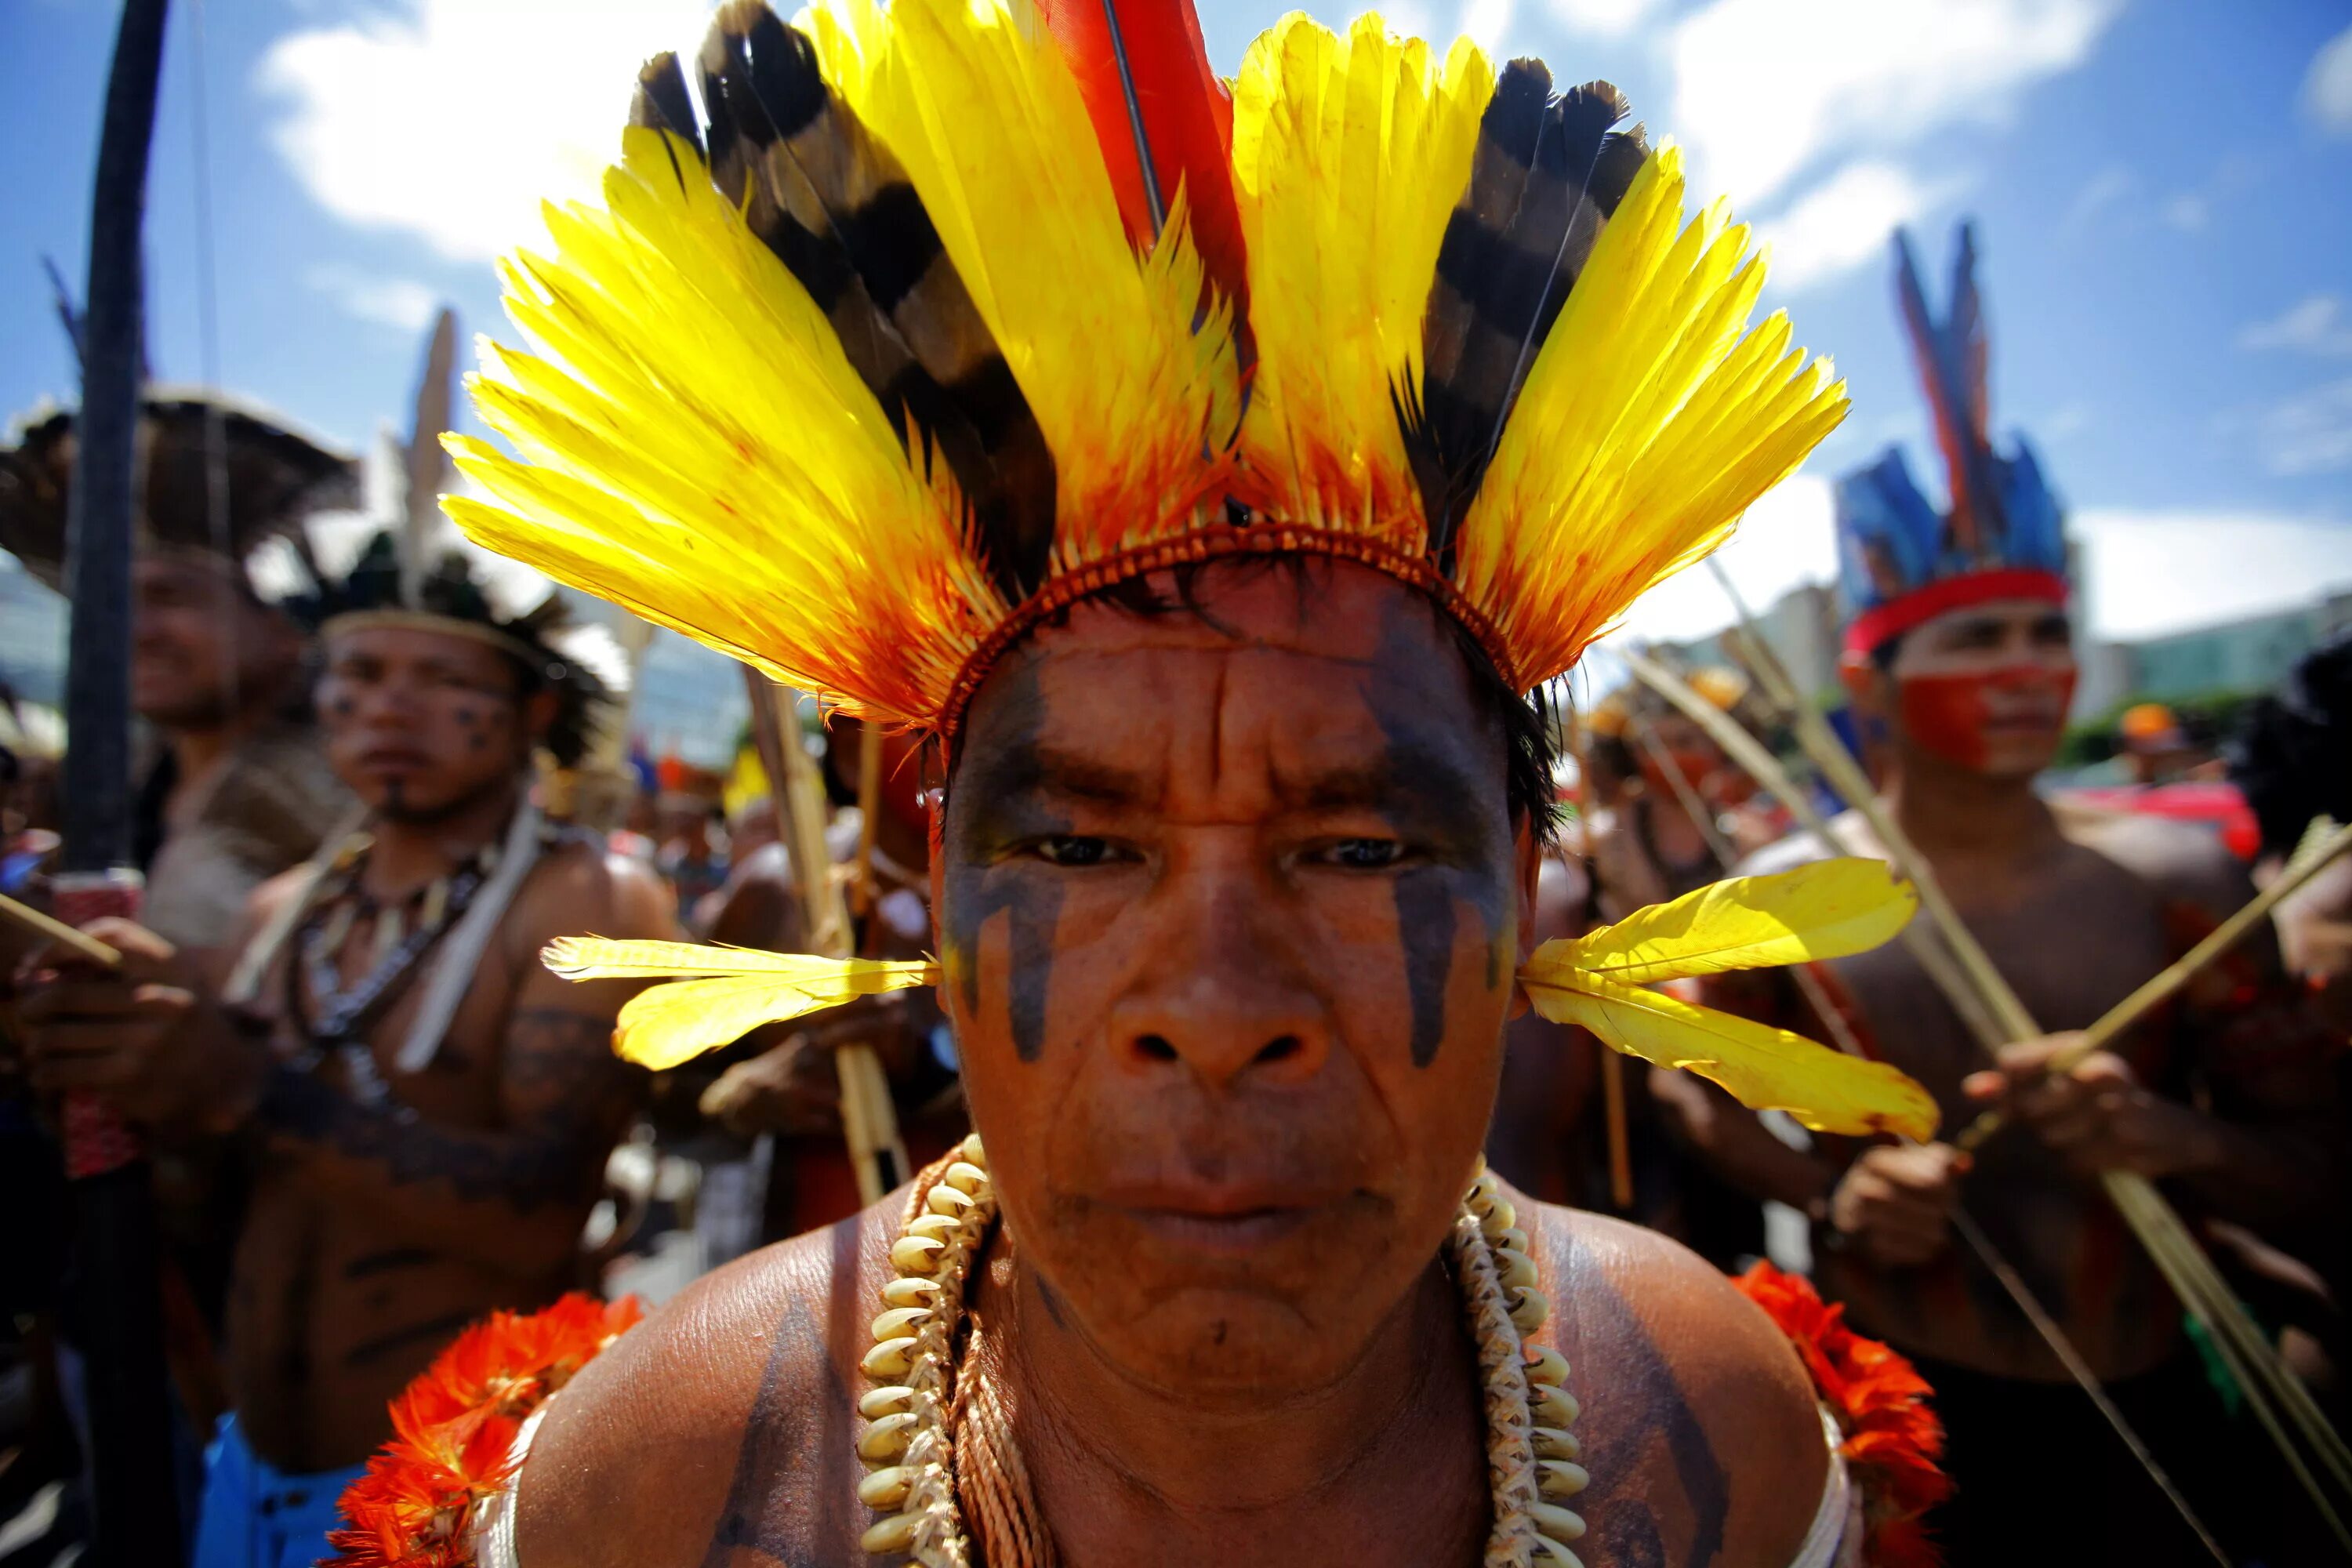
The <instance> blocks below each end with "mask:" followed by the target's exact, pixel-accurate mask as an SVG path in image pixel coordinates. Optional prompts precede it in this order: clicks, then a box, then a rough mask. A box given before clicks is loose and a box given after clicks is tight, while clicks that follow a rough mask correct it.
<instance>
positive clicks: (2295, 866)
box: [1954, 826, 2352, 1149]
mask: <svg viewBox="0 0 2352 1568" xmlns="http://www.w3.org/2000/svg"><path fill="white" fill-rule="evenodd" d="M2347 849H2352V826H2346V827H2336V828H2332V829H2330V830H2328V831H2327V832H2326V833H2325V835H2324V836H2323V837H2321V838H2320V839H2319V840H2318V841H2317V843H2316V844H2315V847H2313V849H2312V850H2311V851H2310V853H2309V854H2308V855H2307V856H2304V855H2299V856H2297V857H2296V858H2295V859H2294V861H2293V862H2291V863H2289V865H2288V866H2287V868H2286V869H2285V870H2284V871H2282V872H2281V873H2280V874H2279V876H2278V879H2276V880H2275V881H2273V882H2272V883H2271V885H2270V886H2269V887H2267V888H2264V889H2263V890H2262V891H2261V892H2259V893H2257V894H2255V895H2254V896H2253V898H2252V899H2251V900H2248V901H2247V903H2246V906H2245V907H2244V908H2243V909H2242V910H2239V911H2238V912H2237V913H2236V914H2233V915H2231V917H2230V918H2229V919H2228V920H2226V921H2222V922H2221V924H2220V925H2218V926H2215V927H2214V928H2213V929H2212V930H2211V931H2208V932H2207V933H2206V934H2205V939H2204V940H2203V941H2202V942H2199V943H2198V944H2197V945H2196V946H2195V947H2192V948H2190V949H2189V951H2188V952H2185V953H2182V954H2181V955H2180V956H2179V958H2177V959H2175V960H2174V961H2173V962H2172V963H2168V964H2167V965H2166V966H2165V967H2164V968H2163V969H2162V970H2161V971H2160V972H2158V974H2157V975H2156V977H2155V978H2154V979H2152V980H2150V981H2148V982H2147V984H2145V985H2142V986H2141V987H2140V988H2139V989H2138V990H2137V991H2135V992H2133V993H2132V994H2130V995H2128V996H2126V997H2125V998H2124V999H2123V1000H2122V1001H2120V1002H2118V1003H2116V1005H2114V1006H2113V1007H2110V1008H2108V1009H2107V1011H2106V1012H2105V1015H2103V1016H2101V1017H2100V1019H2099V1021H2098V1022H2097V1023H2095V1024H2093V1025H2092V1026H2090V1027H2089V1028H2087V1029H2085V1030H2084V1031H2083V1037H2082V1038H2081V1039H2079V1040H2077V1041H2076V1042H2074V1045H2072V1046H2070V1047H2067V1048H2066V1049H2065V1050H2063V1051H2060V1052H2058V1053H2057V1054H2055V1055H2054V1056H2053V1057H2052V1058H2050V1065H2049V1066H2048V1067H2047V1068H2045V1069H2043V1070H2044V1071H2045V1072H2047V1073H2050V1074H2052V1075H2056V1074H2062V1073H2070V1072H2073V1071H2074V1069H2075V1068H2078V1067H2081V1066H2082V1065H2083V1064H2084V1062H2086V1061H2088V1060H2090V1058H2091V1057H2092V1056H2093V1055H2094V1054H2095V1053H2096V1052H2099V1051H2103V1050H2105V1049H2106V1047H2108V1046H2109V1045H2111V1044H2112V1043H2114V1041H2115V1040H2116V1037H2118V1036H2120V1035H2122V1034H2123V1033H2124V1032H2125V1031H2126V1030H2128V1029H2130V1028H2131V1027H2133V1026H2135V1025H2137V1024H2138V1023H2139V1022H2140V1021H2141V1020H2142V1019H2144V1018H2146V1017H2147V1016H2148V1015H2149V1014H2150V1013H2152V1012H2154V1011H2156V1009H2157V1008H2158V1007H2161V1006H2162V1005H2164V1004H2165V1003H2166V1002H2168V1001H2169V1000H2171V998H2172V996H2173V994H2175V993H2176V992H2178V991H2179V989H2180V988H2181V987H2182V986H2183V985H2186V984H2189V981H2190V980H2192V979H2193V978H2195V977H2196V976H2197V974H2198V973H2200V972H2201V971H2203V970H2204V969H2205V968H2206V967H2207V966H2209V965H2210V964H2211V963H2213V962H2214V961H2215V960H2216V959H2218V958H2220V957H2221V955H2222V954H2223V953H2225V952H2229V951H2230V950H2231V948H2233V947H2235V946H2237V945H2238V943H2240V942H2243V941H2244V940H2245V939H2246V935H2247V933H2248V932H2250V931H2252V930H2253V929H2254V928H2255V927H2256V926H2258V925H2260V924H2261V923H2262V922H2263V921H2265V920H2267V919H2268V918H2269V917H2270V912H2271V911H2272V910H2274V909H2276V908H2277V907H2278V905H2279V903H2280V901H2281V900H2284V899H2286V898H2287V897H2289V896H2290V895H2292V894H2293V893H2294V891H2295V889H2298V888H2300V887H2302V886H2303V885H2304V884H2305V882H2308V881H2310V880H2311V879H2312V878H2314V877H2315V876H2317V875H2318V874H2319V873H2320V872H2322V871H2324V870H2326V868H2328V867H2329V866H2331V865H2333V864H2334V863H2335V862H2336V859H2337V858H2339V857H2340V856H2342V855H2343V853H2344V852H2345V851H2346V850H2347ZM2001 1125H2002V1118H2001V1114H2000V1111H1998V1110H1988V1111H1986V1112H1985V1113H1984V1114H1983V1115H1982V1116H1979V1117H1978V1118H1977V1119H1976V1121H1974V1122H1972V1123H1970V1124H1969V1128H1968V1130H1967V1131H1964V1132H1962V1133H1961V1134H1960V1135H1959V1137H1958V1138H1957V1139H1955V1140H1954V1142H1956V1143H1957V1144H1958V1146H1959V1147H1960V1148H1962V1149H1974V1148H1976V1147H1977V1146H1978V1145H1979V1144H1981V1143H1982V1142H1984V1141H1985V1140H1986V1139H1987V1138H1990V1137H1991V1136H1992V1135H1993V1134H1994V1133H1995V1132H1998V1131H2000V1128H2001Z"/></svg>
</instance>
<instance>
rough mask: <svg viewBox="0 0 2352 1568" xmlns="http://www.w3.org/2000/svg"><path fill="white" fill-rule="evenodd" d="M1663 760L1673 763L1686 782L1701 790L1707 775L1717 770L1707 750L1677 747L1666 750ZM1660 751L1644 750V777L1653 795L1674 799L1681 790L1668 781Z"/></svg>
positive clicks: (1692, 787) (1690, 786)
mask: <svg viewBox="0 0 2352 1568" xmlns="http://www.w3.org/2000/svg"><path fill="white" fill-rule="evenodd" d="M1663 760H1664V762H1667V763H1672V764H1673V766H1674V770H1675V772H1676V773H1680V774H1681V775H1682V779H1683V783H1684V784H1685V785H1686V786H1688V787H1689V788H1691V789H1694V790H1701V789H1702V786H1703V785H1704V784H1706V779H1707V775H1708V774H1710V773H1714V772H1715V759H1714V758H1713V757H1712V756H1710V755H1708V754H1707V753H1706V752H1699V751H1692V750H1689V749H1687V748H1682V747H1677V748H1675V749H1673V750H1670V751H1668V752H1664V759H1663ZM1660 762H1661V756H1660V753H1658V752H1651V751H1646V750H1645V751H1644V752H1643V753H1642V777H1643V781H1644V782H1646V783H1647V784H1649V786H1650V791H1651V793H1652V794H1653V795H1659V796H1662V797H1664V799H1667V800H1673V799H1675V798H1676V797H1677V795H1679V794H1680V793H1681V792H1680V791H1678V790H1676V789H1675V786H1674V785H1673V784H1670V783H1669V782H1667V779H1666V772H1665V769H1664V767H1662V766H1660ZM1702 793H1703V791H1702Z"/></svg>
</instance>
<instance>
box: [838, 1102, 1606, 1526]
mask: <svg viewBox="0 0 2352 1568" xmlns="http://www.w3.org/2000/svg"><path fill="white" fill-rule="evenodd" d="M911 1207H912V1209H913V1210H914V1215H913V1217H912V1218H910V1219H909V1220H908V1223H907V1226H906V1228H905V1229H904V1230H903V1231H901V1232H900V1233H899V1236H898V1240H897V1241H896V1242H894V1243H892V1244H891V1247H890V1266H891V1268H893V1269H895V1270H896V1271H897V1277H896V1278H894V1279H892V1280H891V1281H890V1282H889V1283H888V1284H887V1285H885V1286H884V1287H883V1288H882V1306H883V1310H882V1314H881V1315H880V1316H879V1317H877V1318H876V1319H875V1320H874V1348H873V1349H872V1350H870V1351H868V1352H866V1359H865V1362H864V1363H863V1365H864V1370H865V1373H866V1379H867V1381H868V1382H870V1383H871V1384H873V1385H874V1386H873V1387H872V1388H871V1389H870V1390H868V1391H867V1393H866V1394H865V1396H864V1397H863V1398H861V1399H860V1400H859V1401H858V1402H857V1410H858V1414H859V1415H862V1416H863V1417H865V1419H866V1426H865V1429H864V1430H863V1431H862V1432H860V1433H859V1435H858V1438H857V1456H858V1458H860V1459H861V1460H862V1461H864V1463H865V1466H866V1479H864V1480H862V1481H860V1482H859V1483H858V1487H857V1496H858V1499H859V1500H861V1501H862V1502H864V1503H865V1504H866V1506H867V1507H868V1508H871V1509H873V1510H875V1512H876V1513H877V1514H878V1515H879V1516H880V1518H879V1519H878V1520H877V1521H876V1522H875V1524H874V1525H873V1527H872V1528H870V1529H869V1530H867V1531H866V1535H865V1539H864V1541H863V1542H862V1544H863V1546H864V1547H865V1549H866V1551H867V1552H872V1553H874V1554H876V1555H877V1556H884V1557H895V1558H898V1559H900V1560H902V1561H905V1562H908V1563H916V1564H921V1565H922V1568H973V1562H974V1553H973V1551H972V1545H971V1536H970V1533H969V1531H967V1530H966V1528H965V1524H964V1519H963V1510H962V1507H961V1503H960V1502H959V1501H958V1500H957V1496H956V1481H955V1473H954V1467H953V1463H952V1459H953V1446H954V1438H953V1436H952V1434H951V1433H950V1405H951V1404H952V1402H953V1399H954V1393H955V1390H954V1381H955V1376H956V1356H957V1345H958V1342H959V1340H960V1338H961V1329H962V1326H963V1319H964V1292H965V1285H966V1281H967V1279H968V1276H969V1275H970V1273H971V1266H972V1263H973V1261H974V1260H975V1259H976V1258H978V1257H979V1255H980V1251H981V1247H982V1244H983V1243H984V1242H985V1240H986V1238H987V1236H988V1230H989V1227H990V1226H992V1225H993V1224H994V1223H995V1221H996V1199H995V1195H994V1194H993V1192H992V1190H991V1188H990V1185H989V1180H988V1160H987V1156H986V1154H985V1152H983V1151H982V1148H981V1142H980V1139H979V1137H978V1135H976V1134H975V1135H974V1136H972V1137H970V1138H967V1139H965V1140H964V1142H963V1146H962V1147H961V1149H960V1150H958V1151H957V1152H956V1153H955V1154H954V1155H953V1156H951V1157H950V1159H949V1160H947V1161H944V1162H942V1163H940V1165H936V1166H933V1167H932V1168H931V1169H930V1170H929V1171H927V1172H925V1173H923V1175H922V1176H921V1177H920V1178H919V1180H918V1182H917V1184H916V1189H915V1200H914V1202H913V1204H912V1205H911ZM1517 1220H1518V1216H1517V1214H1516V1213H1515V1212H1514V1211H1513V1209H1512V1207H1511V1203H1510V1200H1509V1199H1507V1198H1506V1197H1504V1196H1503V1195H1502V1192H1501V1188H1500V1185H1499V1184H1497V1183H1496V1180H1495V1177H1494V1174H1493V1173H1491V1172H1489V1171H1488V1170H1487V1169H1486V1166H1485V1165H1484V1164H1483V1163H1481V1164H1480V1166H1479V1168H1478V1176H1477V1179H1476V1180H1475V1181H1474V1182H1473V1183H1471V1184H1470V1190H1469V1192H1468V1193H1467V1194H1465V1195H1464V1197H1463V1200H1462V1208H1461V1211H1460V1212H1459V1213H1458V1214H1457V1215H1455V1216H1454V1228H1453V1230H1452V1231H1451V1232H1450V1233H1449V1234H1448V1236H1447V1237H1446V1244H1445V1246H1446V1253H1447V1256H1448V1258H1450V1260H1451V1262H1452V1264H1453V1269H1454V1279H1455V1281H1456V1282H1457V1284H1458V1285H1459V1286H1460V1288H1461V1291H1462V1307H1463V1312H1464V1315H1465V1317H1466V1318H1467V1319H1468V1321H1469V1328H1470V1337H1471V1339H1472V1340H1473V1341H1474V1342H1475V1344H1476V1345H1477V1349H1478V1370H1479V1377H1480V1381H1481V1383H1482V1384H1483V1385H1484V1392H1485V1400H1484V1404H1485V1408H1486V1470H1487V1477H1488V1481H1489V1485H1490V1488H1491V1492H1492V1497H1493V1500H1494V1521H1495V1522H1494V1529H1493V1531H1492V1532H1491V1533H1490V1534H1489V1535H1488V1537H1487V1540H1486V1556H1485V1558H1484V1559H1483V1564H1484V1568H1560V1565H1577V1563H1578V1559H1577V1556H1576V1553H1575V1552H1571V1551H1570V1550H1569V1547H1568V1542H1571V1541H1574V1540H1576V1539H1578V1538H1579V1537H1580V1536H1581V1535H1582V1534H1583V1533H1584V1521H1583V1520H1582V1519H1580V1518H1579V1517H1578V1516H1577V1515H1576V1514H1574V1513H1572V1512H1570V1510H1568V1509H1567V1508H1566V1507H1564V1506H1562V1504H1561V1502H1560V1500H1561V1499H1566V1498H1572V1497H1574V1496H1575V1495H1576V1494H1577V1493H1578V1492H1580V1491H1582V1490H1583V1489H1584V1485H1585V1482H1586V1480H1587V1479H1588V1478H1587V1477H1586V1475H1585V1472H1584V1468H1583V1467H1582V1466H1580V1465H1579V1464H1578V1463H1577V1462H1576V1461H1577V1457H1578V1449H1577V1441H1576V1438H1575V1436H1573V1435H1571V1434H1570V1431H1569V1430H1568V1428H1569V1426H1570V1423H1572V1422H1574V1421H1575V1419H1576V1416H1577V1404H1576V1400H1575V1398H1574V1397H1573V1396H1571V1395H1570V1394H1569V1392H1568V1390H1567V1388H1566V1387H1565V1386H1564V1385H1565V1384H1566V1383H1567V1381H1568V1363H1567V1362H1566V1361H1565V1360H1564V1359H1562V1358H1561V1356H1560V1353H1559V1352H1558V1351H1556V1350H1553V1349H1551V1348H1550V1347H1549V1346H1545V1345H1531V1344H1529V1343H1528V1338H1529V1336H1531V1335H1533V1334H1534V1333H1535V1332H1536V1331H1538V1329H1540V1328H1542V1327H1543V1324H1544V1320H1545V1319H1546V1318H1547V1317H1548V1316H1549V1313H1550V1306H1549V1303H1548V1302H1547V1301H1546V1300H1544V1296H1543V1293H1542V1292H1541V1291H1540V1290H1538V1289H1536V1267H1535V1262H1534V1260H1533V1258H1530V1257H1529V1256H1528V1236H1527V1232H1525V1231H1523V1230H1521V1229H1519V1228H1518V1227H1517Z"/></svg>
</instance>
